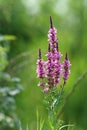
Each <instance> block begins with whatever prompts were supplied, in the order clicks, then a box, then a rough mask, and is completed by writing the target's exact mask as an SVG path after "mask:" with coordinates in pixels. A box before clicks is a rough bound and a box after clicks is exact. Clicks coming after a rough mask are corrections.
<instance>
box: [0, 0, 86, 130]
mask: <svg viewBox="0 0 87 130" xmlns="http://www.w3.org/2000/svg"><path fill="white" fill-rule="evenodd" d="M50 15H51V16H52V18H53V23H54V26H55V27H56V28H57V29H58V33H57V36H58V39H59V48H60V51H61V53H62V54H65V53H66V52H67V53H68V56H69V59H70V61H71V64H72V66H71V75H70V78H69V80H68V82H67V85H66V88H65V91H66V93H67V92H68V91H69V90H70V89H71V88H72V85H73V84H74V83H75V81H76V80H77V78H78V77H79V76H80V75H81V74H82V73H83V72H85V71H86V70H87V1H86V0H76V1H75V0H0V34H1V35H14V36H16V40H14V41H11V44H10V51H9V53H8V60H9V64H8V67H7V71H8V72H9V73H10V74H11V75H14V76H18V77H20V78H21V84H22V85H23V86H24V90H23V91H22V92H21V93H20V94H19V95H18V96H16V105H17V109H16V113H17V115H18V117H19V119H20V121H21V123H22V125H25V126H26V124H27V123H28V124H29V126H30V128H31V129H33V130H35V129H36V110H37V109H38V110H39V115H40V116H41V117H42V118H43V119H46V117H47V111H46V108H45V106H44V104H43V94H42V92H41V89H40V88H38V87H37V83H38V81H39V79H37V77H36V61H37V57H38V49H39V48H42V53H43V54H42V55H43V57H44V55H45V53H46V52H47V45H48V41H47V33H48V30H49V16H50ZM64 120H65V121H66V122H67V123H68V122H69V121H70V122H74V123H76V125H77V130H87V77H86V78H85V79H84V80H83V81H82V82H81V83H80V84H79V85H78V87H77V89H76V91H75V92H74V93H73V95H72V96H71V98H70V99H69V101H68V103H67V106H66V107H65V110H64Z"/></svg>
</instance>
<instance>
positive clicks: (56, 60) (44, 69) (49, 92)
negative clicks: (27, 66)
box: [36, 16, 71, 124]
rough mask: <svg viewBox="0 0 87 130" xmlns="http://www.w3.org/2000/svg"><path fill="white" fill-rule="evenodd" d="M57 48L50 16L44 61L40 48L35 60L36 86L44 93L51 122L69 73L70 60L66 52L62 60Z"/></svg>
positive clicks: (55, 34)
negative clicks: (37, 79) (37, 81)
mask: <svg viewBox="0 0 87 130" xmlns="http://www.w3.org/2000/svg"><path fill="white" fill-rule="evenodd" d="M62 57H63V55H62V53H61V52H60V50H59V42H58V38H57V29H56V28H55V27H54V26H53V22H52V17H51V16H50V29H49V31H48V52H47V54H46V59H47V60H46V61H44V60H43V58H42V53H41V49H39V51H38V60H37V70H36V72H37V77H38V78H39V79H40V81H39V83H38V86H39V87H42V91H43V93H44V101H45V103H46V105H47V108H48V114H49V115H48V118H49V120H50V121H51V124H54V122H55V120H56V114H57V112H58V106H59V104H60V103H61V102H60V101H61V99H62V98H61V97H62V96H63V92H64V86H65V85H66V83H67V80H68V78H69V74H70V66H71V64H70V61H69V59H68V55H67V53H66V54H65V57H64V60H63V61H62V62H61V58H62Z"/></svg>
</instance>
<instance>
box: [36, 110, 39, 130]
mask: <svg viewBox="0 0 87 130" xmlns="http://www.w3.org/2000/svg"><path fill="white" fill-rule="evenodd" d="M36 115H37V130H39V114H38V110H37V112H36Z"/></svg>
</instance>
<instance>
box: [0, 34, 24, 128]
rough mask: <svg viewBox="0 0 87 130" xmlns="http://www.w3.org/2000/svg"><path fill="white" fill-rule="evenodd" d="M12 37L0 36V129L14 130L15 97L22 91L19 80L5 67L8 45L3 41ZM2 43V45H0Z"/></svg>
mask: <svg viewBox="0 0 87 130" xmlns="http://www.w3.org/2000/svg"><path fill="white" fill-rule="evenodd" d="M14 38H15V37H14V36H0V129H3V130H6V129H7V128H8V129H10V128H14V127H15V126H16V122H17V120H18V119H17V114H16V111H15V109H16V102H15V96H16V95H17V94H19V93H20V92H21V90H22V86H21V84H20V79H19V78H17V77H13V76H11V75H10V74H9V73H8V72H7V70H6V67H7V65H8V64H9V62H8V59H7V52H8V51H9V44H8V45H7V46H8V47H7V46H4V45H5V44H7V43H5V41H7V40H13V39H14ZM1 42H2V43H1Z"/></svg>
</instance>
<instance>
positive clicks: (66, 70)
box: [63, 53, 71, 84]
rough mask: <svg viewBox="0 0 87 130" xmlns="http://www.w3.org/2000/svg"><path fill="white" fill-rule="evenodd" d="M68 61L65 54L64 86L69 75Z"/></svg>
mask: <svg viewBox="0 0 87 130" xmlns="http://www.w3.org/2000/svg"><path fill="white" fill-rule="evenodd" d="M70 66H71V64H70V61H69V59H68V56H67V53H66V56H65V60H64V62H63V79H64V84H65V83H66V81H67V79H68V77H69V74H70Z"/></svg>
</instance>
